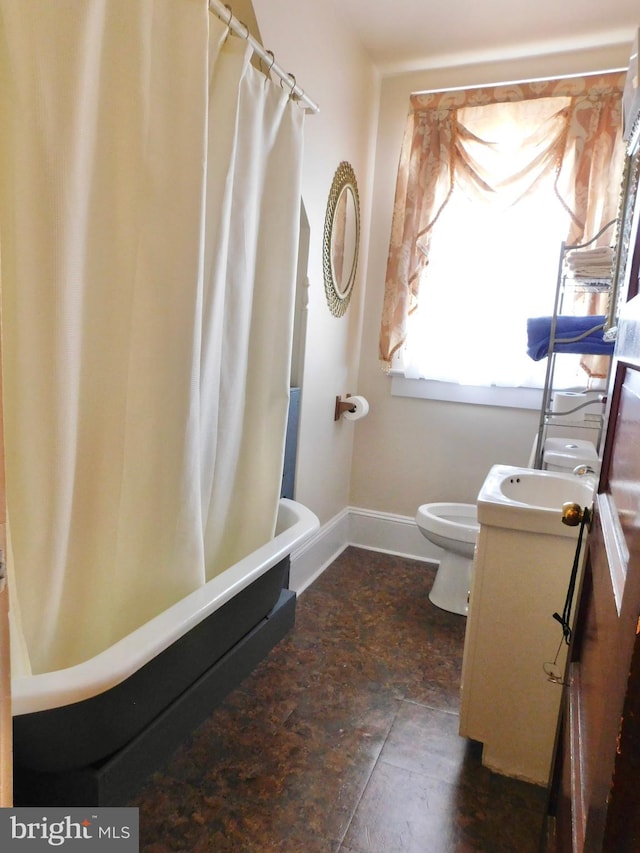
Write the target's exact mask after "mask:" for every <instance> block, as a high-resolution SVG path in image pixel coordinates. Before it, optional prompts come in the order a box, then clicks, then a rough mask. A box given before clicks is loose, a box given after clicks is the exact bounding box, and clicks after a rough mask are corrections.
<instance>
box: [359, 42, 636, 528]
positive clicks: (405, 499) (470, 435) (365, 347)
mask: <svg viewBox="0 0 640 853" xmlns="http://www.w3.org/2000/svg"><path fill="white" fill-rule="evenodd" d="M629 50H630V46H629ZM629 50H627V49H626V48H623V49H620V48H619V47H618V48H611V49H605V48H602V49H600V50H598V51H582V52H574V53H571V54H565V55H553V56H545V57H544V58H542V59H540V58H538V59H535V58H533V59H531V58H529V59H522V60H511V61H509V62H504V63H491V64H485V65H475V66H472V65H469V66H460V67H455V68H439V69H434V70H431V71H422V72H413V73H410V74H402V75H396V76H389V77H386V78H385V79H384V80H383V81H382V86H381V99H380V110H379V125H378V131H377V147H376V160H375V179H374V186H373V195H372V203H373V213H372V221H371V235H370V241H369V246H370V248H369V257H368V265H367V300H366V304H365V312H364V325H363V340H362V355H361V362H360V376H359V382H358V393H360V394H364V395H365V396H366V397H367V398H368V399H369V402H370V404H371V413H370V415H369V417H368V418H367V419H365V420H362V421H359V422H357V423H356V424H355V427H356V441H355V445H354V459H353V473H352V482H351V492H350V503H351V504H352V505H353V506H357V507H364V508H368V509H372V510H380V511H385V512H391V513H398V514H400V515H409V516H413V515H414V514H415V510H416V508H417V507H418V506H419V504H421V503H425V502H428V501H435V500H452V501H470V502H474V501H475V498H476V496H477V492H478V490H479V488H480V486H481V484H482V481H483V480H484V477H485V475H486V473H487V471H488V470H489V468H490V467H491V465H492V464H494V463H503V464H508V465H526V464H527V461H528V458H529V452H530V449H531V445H532V442H533V437H534V434H535V432H536V429H537V425H538V412H534V411H526V410H517V409H499V408H490V407H485V406H477V405H474V406H470V405H464V404H458V403H442V402H435V401H426V400H416V399H406V398H398V397H391V396H390V380H389V378H388V377H387V376H385V375H384V374H383V373H382V371H381V369H380V367H379V363H378V332H379V325H380V313H381V310H382V301H383V291H384V277H385V271H386V261H387V249H388V245H389V234H390V228H391V212H392V206H393V196H394V191H395V180H396V171H397V165H398V155H399V151H400V144H401V139H402V133H403V129H404V121H405V116H406V113H407V108H408V103H409V95H410V94H411V93H412V92H415V91H424V90H429V89H444V88H452V87H465V86H471V85H483V84H484V85H490V84H494V83H498V82H507V81H515V80H526V79H535V78H541V77H554V76H560V75H567V74H580V73H587V72H591V71H602V70H610V69H612V68H622V67H625V66H626V65H627V62H628V54H629ZM461 247H462V244H461Z"/></svg>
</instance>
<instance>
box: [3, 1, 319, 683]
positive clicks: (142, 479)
mask: <svg viewBox="0 0 640 853" xmlns="http://www.w3.org/2000/svg"><path fill="white" fill-rule="evenodd" d="M0 27H1V30H2V31H1V38H2V41H3V51H2V60H1V61H2V67H1V70H0V74H1V78H0V90H1V93H0V98H1V99H2V105H1V106H2V109H1V113H2V127H1V133H0V146H1V147H0V170H1V174H0V184H1V189H0V240H1V245H2V255H1V264H2V266H1V272H2V295H3V305H2V311H3V323H4V328H5V340H4V353H3V355H4V359H3V360H4V364H3V376H4V384H5V404H6V453H7V495H8V508H9V520H10V533H11V543H12V549H11V550H12V554H11V555H10V581H11V588H12V596H13V602H14V606H13V607H12V610H13V614H12V619H13V626H12V628H13V632H14V640H15V641H14V642H13V643H12V652H13V653H14V654H15V658H14V662H15V669H14V672H15V673H16V674H18V673H19V672H21V671H25V672H26V671H28V670H29V669H32V671H34V672H44V671H48V670H51V669H56V668H60V667H65V666H70V665H73V664H75V663H78V662H79V661H81V660H84V659H85V658H87V657H90V656H91V655H93V654H96V653H97V652H99V651H100V650H102V649H103V648H105V647H108V646H110V645H111V644H112V643H113V642H115V641H116V640H117V639H118V638H119V637H121V636H123V635H125V634H126V633H128V632H129V631H130V630H132V629H134V628H135V627H137V626H138V625H139V624H141V623H143V622H145V621H146V620H148V619H149V618H150V617H152V616H153V615H155V614H156V613H158V612H160V611H162V610H163V609H165V608H166V607H167V606H168V605H169V604H171V603H173V602H174V601H176V600H178V599H179V598H181V597H182V596H184V595H185V594H187V593H189V592H190V591H192V590H193V589H195V588H197V587H198V586H200V585H201V584H202V583H204V582H205V581H206V580H207V579H208V578H210V577H212V576H214V575H215V574H216V573H218V572H219V571H221V570H223V569H224V568H226V567H227V566H228V565H229V564H231V563H233V562H234V561H235V560H237V559H238V558H240V557H242V556H244V555H245V554H246V553H248V552H250V551H251V550H253V548H254V547H255V546H256V544H260V543H262V542H264V541H266V540H267V539H269V538H271V536H272V535H273V531H274V525H275V516H276V511H277V501H278V494H279V489H280V482H281V470H282V458H283V452H284V436H285V425H286V417H287V403H288V385H289V381H288V380H289V357H290V347H291V329H292V311H293V294H294V284H295V259H296V253H297V239H298V237H297V235H298V218H299V204H300V171H301V149H302V126H303V111H302V110H300V109H299V108H298V107H297V106H295V105H294V104H293V103H292V102H290V101H289V100H288V93H287V91H285V90H283V89H282V88H281V87H280V86H278V85H274V84H272V83H271V82H270V81H267V80H266V79H265V77H264V76H263V75H262V74H261V73H260V72H259V71H257V70H256V69H255V68H254V67H253V66H252V65H251V64H250V62H249V60H250V47H249V46H248V44H247V43H246V42H245V41H244V40H241V39H238V38H236V37H233V36H231V35H230V34H229V33H228V32H227V28H226V26H225V25H224V24H223V23H222V22H220V21H219V20H218V19H217V18H216V17H215V16H214V15H212V14H211V13H209V11H208V4H207V0H189V2H186V0H185V2H175V0H140V2H136V3H131V2H130V0H87V2H83V3H77V2H74V0H61V2H57V3H55V4H54V3H51V2H50V0H30V2H29V3H20V4H17V3H13V2H7V0H0Z"/></svg>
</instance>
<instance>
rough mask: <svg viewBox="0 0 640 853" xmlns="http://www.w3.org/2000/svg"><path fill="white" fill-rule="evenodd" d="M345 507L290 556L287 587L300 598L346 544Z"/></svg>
mask: <svg viewBox="0 0 640 853" xmlns="http://www.w3.org/2000/svg"><path fill="white" fill-rule="evenodd" d="M348 531H349V509H348V507H347V508H346V509H344V510H342V512H339V513H338V515H335V516H334V517H333V518H332V519H331V520H330V521H328V522H327V523H326V524H323V525H322V526H321V527H320V529H319V530H318V531H317V533H316V534H315V535H314V536H312V537H311V538H310V539H308V540H307V541H306V542H305V543H304V545H302V547H301V548H298V549H297V550H296V551H294V552H293V553H292V554H291V571H290V574H289V588H290V589H293V590H295V592H296V593H297V594H298V595H300V593H301V592H303V591H304V590H305V589H306V588H307V587H308V586H309V584H311V583H313V581H314V580H315V579H316V578H317V577H319V576H320V575H321V574H322V572H324V570H325V569H326V568H327V567H328V566H329V565H330V564H331V563H332V562H333V561H334V560H335V559H336V557H337V556H338V555H339V554H341V553H342V552H343V551H344V549H345V548H346V547H347V545H348V544H349V536H348Z"/></svg>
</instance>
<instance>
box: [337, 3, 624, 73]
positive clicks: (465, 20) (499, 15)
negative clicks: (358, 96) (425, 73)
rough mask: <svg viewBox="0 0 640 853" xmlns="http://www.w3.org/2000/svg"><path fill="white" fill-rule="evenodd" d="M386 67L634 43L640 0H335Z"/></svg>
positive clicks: (392, 69)
mask: <svg viewBox="0 0 640 853" xmlns="http://www.w3.org/2000/svg"><path fill="white" fill-rule="evenodd" d="M334 2H335V4H336V7H337V9H338V10H339V11H340V13H341V14H342V15H343V16H344V18H345V23H346V24H347V25H348V26H349V27H350V28H351V29H353V30H354V31H355V32H356V33H357V34H358V37H359V39H360V41H361V42H362V44H363V46H364V48H365V50H366V52H367V53H368V55H369V56H370V58H371V59H372V61H373V62H374V64H375V65H376V66H377V67H378V68H379V70H380V71H381V72H382V73H383V74H389V73H395V72H400V71H410V70H414V69H418V68H430V67H433V68H437V67H443V66H451V65H461V64H468V63H469V62H482V61H491V60H494V59H507V58H512V57H518V56H538V55H543V54H548V53H554V52H556V51H557V52H560V51H564V50H568V49H569V50H575V49H581V48H592V47H596V46H602V45H616V44H628V45H629V51H631V45H632V42H633V39H634V34H635V32H636V30H637V27H638V26H639V25H640V8H639V7H638V0H334Z"/></svg>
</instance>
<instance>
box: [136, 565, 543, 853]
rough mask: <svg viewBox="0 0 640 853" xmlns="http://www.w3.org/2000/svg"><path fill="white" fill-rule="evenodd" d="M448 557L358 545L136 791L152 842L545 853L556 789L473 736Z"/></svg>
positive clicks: (145, 843)
mask: <svg viewBox="0 0 640 853" xmlns="http://www.w3.org/2000/svg"><path fill="white" fill-rule="evenodd" d="M434 571H435V570H434V569H433V568H431V567H429V566H427V565H425V564H424V563H419V562H416V561H413V560H408V559H404V558H400V557H395V556H390V555H388V554H379V553H376V552H371V551H364V550H361V549H357V548H348V549H347V550H346V551H345V552H344V553H343V554H341V555H340V557H338V558H337V559H336V560H335V562H334V563H333V564H332V565H331V566H330V567H329V568H328V569H327V571H325V572H324V573H323V575H322V576H321V577H320V578H319V579H318V580H317V581H316V582H315V583H314V584H313V585H312V586H311V587H309V588H308V589H307V590H306V591H305V592H304V593H303V594H302V595H301V596H300V598H299V600H298V606H297V617H296V626H295V628H294V629H293V630H292V631H291V632H290V634H289V635H288V636H287V637H286V638H285V639H284V640H282V641H281V642H280V643H279V645H278V646H277V647H276V648H275V649H273V650H272V651H271V653H270V654H269V656H268V657H267V658H266V659H265V660H264V661H263V662H262V663H261V664H260V665H259V666H258V667H257V668H256V669H255V671H254V672H253V673H252V674H251V675H250V676H249V677H248V678H247V679H245V681H244V682H243V683H242V685H241V686H240V687H239V688H238V689H237V690H235V691H234V692H233V693H231V694H230V695H229V696H228V697H227V699H226V701H225V702H224V703H223V705H221V706H220V707H219V708H217V709H216V710H215V711H214V712H213V713H212V714H211V716H210V717H209V718H208V719H207V720H206V721H205V723H203V724H202V725H201V726H200V727H199V728H198V729H197V730H196V732H195V733H194V734H193V735H192V737H191V738H189V740H188V741H187V742H185V743H184V744H183V745H182V746H181V747H180V749H179V750H178V751H177V752H176V753H175V754H174V755H173V757H172V758H171V760H170V761H169V762H168V763H167V764H166V766H165V767H164V768H163V770H162V771H161V772H158V773H156V774H154V776H152V777H151V778H150V780H149V781H148V783H147V784H146V786H145V787H144V789H143V790H142V791H141V792H140V794H139V795H138V796H137V798H136V799H135V801H133V802H132V803H131V805H133V806H137V807H138V808H139V809H140V850H141V851H143V853H225V851H231V853H236V851H237V853H243V851H247V853H263V851H264V853H267V851H282V853H316V851H317V853H395V851H403V853H451V852H452V851H456V853H478V851H480V853H503V851H504V853H536V851H537V850H538V843H539V839H540V835H541V828H542V822H543V812H544V805H545V792H544V791H543V789H541V788H538V787H536V786H533V785H528V784H526V783H524V782H519V781H517V780H513V779H507V778H505V777H502V776H498V775H496V774H493V773H491V772H490V771H488V770H487V769H486V768H484V767H483V766H482V764H481V760H480V759H481V747H480V745H479V744H475V743H473V742H470V741H466V740H465V739H463V738H461V737H459V736H458V733H457V731H458V706H459V688H460V670H461V665H462V649H463V643H464V630H465V623H466V620H465V619H464V617H461V616H456V615H454V614H451V613H446V612H444V611H442V610H438V608H436V607H434V606H433V605H432V604H431V602H430V601H429V599H428V591H429V589H430V587H431V584H432V583H433V578H434Z"/></svg>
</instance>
